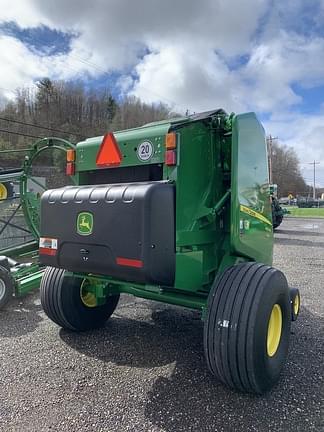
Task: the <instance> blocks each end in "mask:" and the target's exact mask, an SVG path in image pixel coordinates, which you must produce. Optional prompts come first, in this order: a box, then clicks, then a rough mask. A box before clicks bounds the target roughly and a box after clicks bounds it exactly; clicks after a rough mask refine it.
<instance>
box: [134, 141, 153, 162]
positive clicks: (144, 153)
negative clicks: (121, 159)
mask: <svg viewBox="0 0 324 432" xmlns="http://www.w3.org/2000/svg"><path fill="white" fill-rule="evenodd" d="M152 155H153V145H152V143H151V142H150V141H144V142H142V143H141V144H140V145H139V146H138V148H137V157H138V158H139V159H140V160H142V161H147V160H149V159H151V157H152Z"/></svg>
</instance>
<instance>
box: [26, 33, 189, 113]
mask: <svg viewBox="0 0 324 432" xmlns="http://www.w3.org/2000/svg"><path fill="white" fill-rule="evenodd" d="M30 39H31V40H34V41H36V42H38V43H41V44H43V41H41V40H40V39H38V38H36V37H33V38H30ZM53 45H54V46H55V44H53ZM68 55H69V57H70V58H72V59H73V58H74V59H75V60H76V61H78V62H79V63H83V64H85V65H87V66H90V67H92V68H93V69H96V70H97V71H98V72H101V73H102V74H103V75H106V76H108V77H109V78H110V74H109V72H108V71H107V70H105V69H103V68H102V67H101V66H99V65H97V64H96V63H94V62H91V61H89V60H86V59H83V58H82V57H79V56H77V55H76V54H68ZM64 67H66V68H67V69H70V70H73V71H74V72H76V73H80V71H78V70H76V69H74V68H73V67H72V68H71V66H70V65H67V64H65V65H64ZM141 87H142V88H143V89H144V90H146V91H148V92H149V93H151V94H152V95H155V96H158V97H159V98H160V100H163V99H164V100H165V101H166V102H168V103H171V104H172V105H173V106H174V107H179V108H181V109H184V106H182V105H179V104H177V103H176V102H174V101H173V100H171V99H168V98H166V97H164V96H162V95H160V94H159V93H157V92H155V91H153V90H151V89H149V88H147V87H144V86H143V85H142V86H141ZM187 110H188V107H187V108H186V109H185V111H187ZM190 111H192V112H195V110H192V109H190Z"/></svg>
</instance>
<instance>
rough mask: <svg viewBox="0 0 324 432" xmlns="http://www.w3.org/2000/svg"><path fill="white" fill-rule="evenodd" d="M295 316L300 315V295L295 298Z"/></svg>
mask: <svg viewBox="0 0 324 432" xmlns="http://www.w3.org/2000/svg"><path fill="white" fill-rule="evenodd" d="M293 307H294V314H295V315H296V316H297V315H298V313H299V307H300V299H299V295H296V297H295V298H294V305H293Z"/></svg>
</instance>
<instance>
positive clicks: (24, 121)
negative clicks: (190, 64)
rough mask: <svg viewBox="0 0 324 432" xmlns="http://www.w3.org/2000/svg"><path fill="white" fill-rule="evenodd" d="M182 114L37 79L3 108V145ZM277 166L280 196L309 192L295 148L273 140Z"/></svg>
mask: <svg viewBox="0 0 324 432" xmlns="http://www.w3.org/2000/svg"><path fill="white" fill-rule="evenodd" d="M176 115H178V114H177V113H175V112H173V111H172V109H171V108H170V107H169V106H168V105H166V104H163V103H159V104H147V103H144V102H142V101H141V100H140V99H138V98H136V97H125V98H123V99H122V100H117V99H116V98H115V97H114V96H113V95H112V94H111V92H110V91H109V89H108V88H104V89H102V90H98V89H96V90H93V89H87V87H86V85H85V84H84V83H83V82H81V81H80V82H66V81H52V80H50V79H49V78H44V79H41V80H40V81H38V82H37V84H36V88H33V89H32V88H28V87H26V88H21V89H18V90H17V91H16V97H15V99H14V100H12V101H9V102H7V103H6V104H5V106H4V107H3V108H2V109H0V149H8V148H15V149H17V148H23V147H26V146H28V145H29V144H31V143H32V142H34V141H35V139H36V138H37V137H44V136H58V137H61V138H65V139H67V140H69V141H71V142H74V143H76V142H78V141H81V140H82V139H85V138H87V137H91V136H98V135H103V134H104V133H105V132H107V131H114V130H122V129H129V128H132V127H136V126H140V125H143V124H145V123H149V122H152V121H158V120H163V119H166V118H171V117H174V116H176ZM42 127H45V128H47V129H42ZM4 131H8V132H4ZM13 158H16V159H17V161H16V162H17V163H19V162H20V161H19V160H18V159H19V156H18V155H17V154H14V155H10V157H9V158H8V157H6V156H5V155H4V154H2V155H1V161H0V166H6V165H7V164H8V160H10V161H13ZM272 171H273V182H274V183H276V184H277V185H278V191H279V196H287V195H288V194H292V195H294V196H296V195H298V194H304V193H307V192H308V191H309V186H307V184H306V183H305V181H304V179H303V177H302V175H301V173H300V168H299V161H298V158H297V155H296V153H295V151H294V150H293V149H292V148H288V147H285V146H280V145H279V144H278V143H273V145H272Z"/></svg>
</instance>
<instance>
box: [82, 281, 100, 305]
mask: <svg viewBox="0 0 324 432" xmlns="http://www.w3.org/2000/svg"><path fill="white" fill-rule="evenodd" d="M90 287H91V285H90V282H89V281H88V279H84V280H83V281H82V284H81V287H80V297H81V301H82V303H83V304H84V305H85V306H87V307H89V308H93V307H96V306H97V298H96V296H95V294H94V293H93V292H91V291H90Z"/></svg>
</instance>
